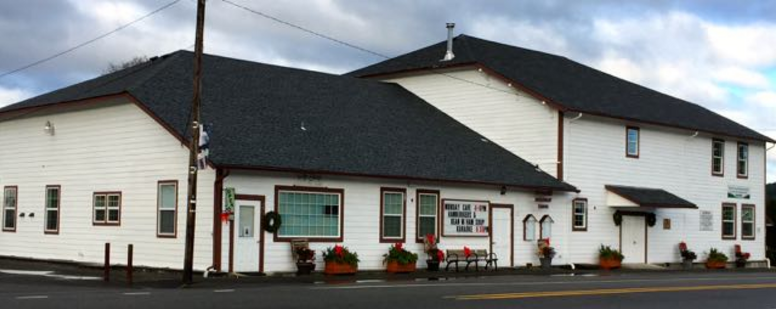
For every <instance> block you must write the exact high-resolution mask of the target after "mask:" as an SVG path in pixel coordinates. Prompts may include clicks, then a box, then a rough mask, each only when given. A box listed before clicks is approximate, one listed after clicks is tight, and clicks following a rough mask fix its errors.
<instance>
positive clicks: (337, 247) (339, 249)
mask: <svg viewBox="0 0 776 309" xmlns="http://www.w3.org/2000/svg"><path fill="white" fill-rule="evenodd" d="M342 251H343V249H342V246H340V245H335V246H334V254H336V255H337V256H339V257H342V256H343V252H342Z"/></svg>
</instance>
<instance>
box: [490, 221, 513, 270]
mask: <svg viewBox="0 0 776 309" xmlns="http://www.w3.org/2000/svg"><path fill="white" fill-rule="evenodd" d="M491 220H492V221H491V227H490V232H491V238H490V241H491V245H492V246H493V247H492V248H493V249H492V250H493V253H495V254H496V256H497V257H498V263H499V266H504V267H512V266H513V265H511V261H512V239H513V238H512V233H513V231H512V209H511V208H501V207H499V208H496V207H493V208H491Z"/></svg>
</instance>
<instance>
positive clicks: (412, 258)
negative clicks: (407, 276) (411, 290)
mask: <svg viewBox="0 0 776 309" xmlns="http://www.w3.org/2000/svg"><path fill="white" fill-rule="evenodd" d="M383 257H384V259H383V263H384V264H386V269H385V270H386V271H387V272H389V273H394V274H395V273H411V272H413V271H415V263H416V262H417V261H418V255H417V254H415V253H412V252H409V251H407V250H405V249H404V245H403V244H402V243H395V244H394V245H393V246H391V248H389V249H388V253H386V254H384V255H383Z"/></svg>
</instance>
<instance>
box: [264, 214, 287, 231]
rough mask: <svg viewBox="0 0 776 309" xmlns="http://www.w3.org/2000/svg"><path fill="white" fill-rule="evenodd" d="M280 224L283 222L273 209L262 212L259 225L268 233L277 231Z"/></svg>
mask: <svg viewBox="0 0 776 309" xmlns="http://www.w3.org/2000/svg"><path fill="white" fill-rule="evenodd" d="M281 224H283V221H282V220H281V219H280V214H278V213H277V212H274V211H270V212H268V213H266V214H264V218H262V221H261V226H262V227H263V228H264V230H265V231H267V232H270V233H275V232H277V231H278V230H279V229H280V225H281Z"/></svg>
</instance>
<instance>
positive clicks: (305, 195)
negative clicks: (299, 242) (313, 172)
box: [275, 186, 344, 241]
mask: <svg viewBox="0 0 776 309" xmlns="http://www.w3.org/2000/svg"><path fill="white" fill-rule="evenodd" d="M276 192H277V193H276V196H275V198H276V199H277V212H278V214H279V215H280V217H281V219H282V220H283V224H281V225H280V230H278V232H277V234H276V235H277V237H278V238H286V239H290V238H296V237H303V238H310V239H311V240H324V239H325V240H332V241H342V219H343V217H342V212H343V205H342V200H343V198H344V191H343V190H341V189H326V188H300V187H280V186H278V187H276Z"/></svg>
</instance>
